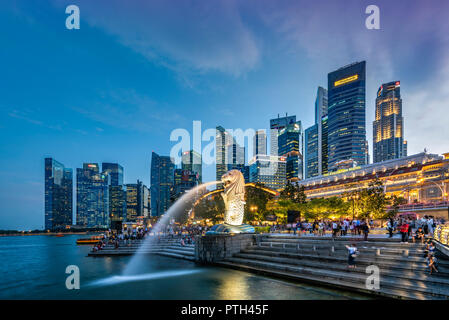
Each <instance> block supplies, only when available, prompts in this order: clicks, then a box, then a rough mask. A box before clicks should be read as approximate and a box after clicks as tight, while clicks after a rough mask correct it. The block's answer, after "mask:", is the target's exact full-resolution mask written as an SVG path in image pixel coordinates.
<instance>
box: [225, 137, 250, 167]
mask: <svg viewBox="0 0 449 320" xmlns="http://www.w3.org/2000/svg"><path fill="white" fill-rule="evenodd" d="M226 163H227V167H226V169H227V171H229V170H239V171H240V172H242V173H244V166H245V147H241V146H240V145H239V144H238V143H237V142H236V141H235V140H234V139H233V141H232V143H230V144H228V145H227V147H226Z"/></svg>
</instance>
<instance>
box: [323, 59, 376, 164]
mask: <svg viewBox="0 0 449 320" xmlns="http://www.w3.org/2000/svg"><path fill="white" fill-rule="evenodd" d="M365 69H366V62H365V61H362V62H356V63H353V64H350V65H348V66H345V67H343V68H340V69H338V70H336V71H333V72H331V73H329V74H328V104H329V108H328V130H329V131H328V133H329V135H328V143H329V145H328V157H329V162H328V168H329V171H335V170H337V169H338V166H339V163H341V162H347V161H352V162H354V163H356V164H357V165H359V166H360V165H364V164H366V155H367V151H366V120H365V116H366V106H365V73H366V72H365Z"/></svg>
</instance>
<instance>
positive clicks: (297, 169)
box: [278, 121, 304, 182]
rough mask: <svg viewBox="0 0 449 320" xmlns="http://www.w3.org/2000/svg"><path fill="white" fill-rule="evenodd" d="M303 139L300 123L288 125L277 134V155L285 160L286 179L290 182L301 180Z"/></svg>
mask: <svg viewBox="0 0 449 320" xmlns="http://www.w3.org/2000/svg"><path fill="white" fill-rule="evenodd" d="M303 139H304V138H303V133H302V125H301V121H297V122H295V123H292V124H288V125H287V126H286V127H285V128H283V129H281V130H280V131H279V134H278V153H279V156H282V157H285V158H286V178H287V180H289V181H290V182H295V181H298V180H302V179H303Z"/></svg>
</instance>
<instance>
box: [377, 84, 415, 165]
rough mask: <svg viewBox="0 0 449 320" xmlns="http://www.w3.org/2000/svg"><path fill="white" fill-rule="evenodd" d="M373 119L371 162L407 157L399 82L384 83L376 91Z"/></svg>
mask: <svg viewBox="0 0 449 320" xmlns="http://www.w3.org/2000/svg"><path fill="white" fill-rule="evenodd" d="M375 117H376V118H375V120H374V121H373V151H374V152H373V161H374V162H382V161H386V160H392V159H397V158H402V157H405V156H407V142H406V141H405V140H404V118H403V117H402V99H401V83H400V82H399V81H393V82H389V83H384V84H382V85H381V86H380V88H379V90H377V98H376V115H375Z"/></svg>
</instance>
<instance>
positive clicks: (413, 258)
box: [251, 246, 449, 265]
mask: <svg viewBox="0 0 449 320" xmlns="http://www.w3.org/2000/svg"><path fill="white" fill-rule="evenodd" d="M251 248H252V249H255V248H257V249H258V250H266V251H277V252H280V253H286V254H289V253H294V254H299V255H302V254H304V255H309V254H316V255H320V256H330V257H334V256H339V257H347V250H346V252H345V251H342V250H338V251H337V250H336V251H335V252H332V251H331V250H330V249H324V250H297V249H296V248H276V247H265V246H260V247H258V246H252V247H251ZM360 252H361V254H360V257H361V258H363V257H366V258H367V259H368V258H369V259H371V260H375V261H382V260H386V261H391V260H395V261H397V260H400V261H403V262H417V263H426V259H425V258H424V257H423V256H419V255H412V256H402V255H385V254H382V251H381V254H380V255H376V254H374V253H372V254H369V253H366V252H363V250H360ZM439 262H441V264H442V265H446V264H448V263H449V261H447V260H443V259H439Z"/></svg>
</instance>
